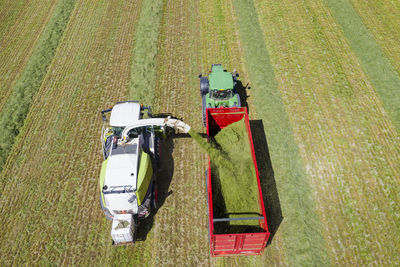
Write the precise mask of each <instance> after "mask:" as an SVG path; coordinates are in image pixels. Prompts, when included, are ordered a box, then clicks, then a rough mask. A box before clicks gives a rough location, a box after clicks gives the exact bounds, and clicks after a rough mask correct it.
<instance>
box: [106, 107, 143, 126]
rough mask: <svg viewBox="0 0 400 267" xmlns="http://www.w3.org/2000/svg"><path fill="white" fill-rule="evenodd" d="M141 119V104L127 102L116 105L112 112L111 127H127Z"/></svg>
mask: <svg viewBox="0 0 400 267" xmlns="http://www.w3.org/2000/svg"><path fill="white" fill-rule="evenodd" d="M139 119H140V104H139V103H134V102H126V103H120V104H116V105H115V106H114V107H113V108H112V111H111V116H110V125H111V126H114V127H125V126H127V125H131V124H134V123H135V122H136V121H137V120H139Z"/></svg>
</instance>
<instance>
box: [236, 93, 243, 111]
mask: <svg viewBox="0 0 400 267" xmlns="http://www.w3.org/2000/svg"><path fill="white" fill-rule="evenodd" d="M237 99H238V103H237V107H239V108H240V107H242V103H240V95H239V94H237Z"/></svg>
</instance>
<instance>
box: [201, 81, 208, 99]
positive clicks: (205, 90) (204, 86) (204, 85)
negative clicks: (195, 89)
mask: <svg viewBox="0 0 400 267" xmlns="http://www.w3.org/2000/svg"><path fill="white" fill-rule="evenodd" d="M208 91H209V83H208V78H207V77H201V78H200V95H201V96H203V95H206V94H208Z"/></svg>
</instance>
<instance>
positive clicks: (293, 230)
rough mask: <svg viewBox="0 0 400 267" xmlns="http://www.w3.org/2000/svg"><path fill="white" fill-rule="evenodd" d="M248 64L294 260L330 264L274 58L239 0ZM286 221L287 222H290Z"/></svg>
mask: <svg viewBox="0 0 400 267" xmlns="http://www.w3.org/2000/svg"><path fill="white" fill-rule="evenodd" d="M233 2H234V7H235V12H236V15H237V18H238V28H239V34H240V39H241V43H242V47H243V52H244V57H245V65H246V67H247V70H248V74H249V78H250V80H251V83H252V85H253V86H252V88H253V90H254V92H253V95H254V98H253V103H254V104H255V106H256V111H257V116H258V117H259V118H262V119H263V123H264V128H265V132H266V136H267V140H268V145H269V149H270V154H271V161H272V167H273V169H274V172H275V178H276V182H277V186H278V190H279V197H280V200H281V205H282V212H283V216H284V221H283V225H282V231H283V238H284V242H285V244H284V245H285V248H286V252H285V254H286V255H287V258H288V261H289V263H291V264H292V265H308V264H313V265H326V264H328V262H329V260H328V256H327V253H326V249H325V242H324V239H323V237H322V235H321V225H320V221H319V219H318V216H317V215H316V211H315V204H314V203H315V201H314V199H313V195H312V192H311V188H310V186H309V181H308V178H307V176H306V174H305V170H304V166H303V162H302V159H301V157H300V154H299V151H298V147H297V145H296V143H295V141H294V138H293V133H292V128H291V125H290V122H289V119H288V115H287V113H286V110H285V107H284V104H283V102H282V100H281V96H280V93H279V90H278V87H277V83H276V80H275V77H274V71H273V69H272V66H271V64H270V60H269V54H268V51H267V49H266V46H265V43H264V40H263V34H262V31H261V29H260V26H259V22H258V17H257V13H256V11H255V8H254V4H253V2H252V1H245V0H235V1H233ZM285 221H286V222H285Z"/></svg>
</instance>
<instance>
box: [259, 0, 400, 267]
mask: <svg viewBox="0 0 400 267" xmlns="http://www.w3.org/2000/svg"><path fill="white" fill-rule="evenodd" d="M264 6H272V9H271V11H269V12H270V13H269V14H268V13H267V12H265V13H264V15H263V18H264V19H265V20H266V22H265V23H268V27H267V26H265V27H264V29H275V28H277V27H280V28H278V29H276V30H274V31H272V30H268V31H267V30H265V35H266V36H271V38H270V39H269V40H270V42H271V49H272V50H275V52H274V53H273V54H274V56H275V57H276V59H275V61H276V62H275V64H276V66H277V70H278V71H277V73H278V77H280V78H279V79H278V80H279V81H280V84H281V86H280V87H281V88H285V91H284V92H285V93H284V95H285V97H286V104H287V105H288V107H289V110H291V112H290V114H291V115H292V116H291V119H292V120H293V125H294V126H295V132H296V136H297V142H298V143H299V144H300V147H301V151H302V154H303V157H305V162H306V166H307V169H308V172H309V174H310V177H311V179H312V181H313V184H314V190H316V193H317V195H316V196H317V200H318V205H319V207H320V216H321V218H322V221H323V222H324V224H325V238H326V239H327V240H328V243H329V247H330V248H331V250H330V255H331V258H332V259H333V260H334V261H336V263H350V264H359V263H360V262H361V261H362V260H368V257H370V255H373V259H372V260H375V259H376V260H378V261H379V259H380V260H382V258H381V256H380V255H382V253H383V255H384V254H387V253H389V254H390V252H389V251H390V248H389V249H386V248H382V247H381V246H380V245H378V248H377V249H375V248H374V247H375V244H377V243H379V242H376V240H380V242H383V243H392V242H393V241H389V240H388V241H384V239H385V238H386V237H384V238H382V234H378V235H376V236H375V233H376V229H377V227H376V226H374V224H375V225H382V224H383V225H388V227H389V228H391V227H390V225H391V221H392V218H391V216H390V215H389V214H393V213H394V214H395V212H396V206H395V205H393V200H394V199H393V197H395V194H393V193H394V192H395V190H396V189H395V188H396V187H395V186H394V184H393V181H392V178H393V177H396V176H397V175H396V173H398V170H396V168H393V164H392V163H391V162H393V161H396V158H398V150H397V149H396V146H388V145H387V140H395V142H398V138H397V139H396V137H395V136H396V131H395V129H394V128H393V126H391V123H390V121H388V119H387V118H385V116H384V113H383V112H382V108H381V106H380V103H379V100H378V99H377V98H376V94H375V93H374V91H373V88H372V86H371V85H370V84H368V83H366V82H365V80H367V78H366V77H365V75H364V74H363V73H362V69H361V67H360V66H359V64H358V62H357V59H356V58H355V57H354V56H352V55H351V52H349V51H348V50H349V48H348V47H346V45H345V42H343V41H342V38H343V37H342V36H340V34H338V33H337V31H336V29H335V23H334V22H332V20H329V15H326V14H327V12H326V9H324V7H321V4H320V3H319V2H317V1H306V2H304V3H303V4H299V3H297V4H294V3H285V4H284V6H285V8H278V7H277V6H279V5H273V4H272V3H268V4H265V3H264ZM264 10H266V9H264ZM262 13H263V12H262ZM285 14H286V15H287V16H288V17H285ZM316 14H318V15H316ZM289 17H290V20H289ZM269 18H273V19H269ZM293 18H295V19H293ZM327 18H328V19H327ZM285 21H287V24H288V25H285V24H284V23H281V22H285ZM289 21H290V22H289ZM271 25H274V27H271ZM275 25H276V26H275ZM300 35H301V37H299V36H300ZM279 42H280V43H279ZM288 44H289V45H288ZM299 47H301V48H303V49H304V51H302V50H300V49H299ZM288 77H290V78H291V79H290V80H287V78H288ZM346 87H347V88H348V89H347V92H346V91H345V92H341V94H338V93H340V91H337V89H336V88H339V89H340V88H346ZM382 115H383V116H382ZM378 136H379V137H378ZM374 144H376V145H378V146H376V145H374ZM382 157H383V158H382ZM390 157H394V159H390ZM313 162H314V163H313ZM388 166H389V168H388ZM387 170H389V173H388V172H387ZM388 175H389V176H388ZM381 177H382V178H383V179H381ZM385 177H388V179H387V178H385ZM389 177H392V178H389ZM382 180H385V182H384V183H387V185H389V186H388V187H389V191H388V192H385V190H388V188H386V189H385V187H383V186H382V184H381V183H382ZM386 187H387V186H386ZM390 187H391V189H390ZM371 190H372V191H373V192H374V193H373V194H371V193H370V192H371ZM393 190H394V191H393ZM390 192H392V193H390ZM385 198H386V200H385ZM387 200H389V202H387V203H388V204H389V207H387V206H386V205H385V206H386V207H384V210H385V211H384V212H383V214H385V213H386V215H383V214H380V215H377V214H376V212H375V211H373V210H376V208H375V207H379V206H382V203H385V202H386V201H387ZM338 202H339V203H340V204H339V205H337V203H338ZM392 211H394V212H392ZM374 214H376V215H377V216H378V217H376V216H375V215H374ZM382 215H383V216H382ZM388 215H389V216H388ZM381 217H382V218H381ZM333 218H334V219H333ZM378 221H379V223H378ZM378 236H379V237H378ZM395 236H396V235H395ZM382 239H383V240H382ZM395 243H396V242H395ZM372 248H374V249H372ZM385 250H386V252H384V251H385ZM354 255H358V258H355V257H354ZM369 260H371V259H369Z"/></svg>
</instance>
